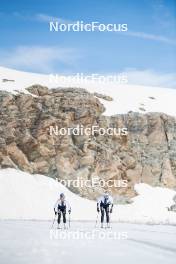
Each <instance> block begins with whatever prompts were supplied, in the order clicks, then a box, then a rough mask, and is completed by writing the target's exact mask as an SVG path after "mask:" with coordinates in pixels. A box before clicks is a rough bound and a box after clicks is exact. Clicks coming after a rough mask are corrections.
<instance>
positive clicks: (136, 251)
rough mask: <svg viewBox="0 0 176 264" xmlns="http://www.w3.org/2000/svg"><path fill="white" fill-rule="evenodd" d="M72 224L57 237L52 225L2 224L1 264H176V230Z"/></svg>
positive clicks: (172, 227)
mask: <svg viewBox="0 0 176 264" xmlns="http://www.w3.org/2000/svg"><path fill="white" fill-rule="evenodd" d="M71 224H72V225H71V229H69V230H65V231H60V230H58V231H57V230H55V232H56V234H58V235H57V236H55V237H53V236H51V230H50V225H51V223H50V222H45V221H0V234H1V237H0V263H2V264H9V263H11V264H12V263H13V264H24V263H25V264H31V263H33V264H39V263H42V264H55V263H60V264H64V263H65V264H69V263H72V264H82V263H84V264H90V263H101V264H107V263H111V264H116V263H123V264H133V263H134V264H149V263H150V264H174V263H175V259H176V229H175V227H174V226H151V225H137V224H120V223H114V224H112V229H110V230H109V229H103V230H102V229H100V228H98V229H94V226H93V223H90V222H74V223H71ZM57 232H58V233H57ZM75 234H77V236H75ZM93 234H94V235H93ZM122 234H123V235H122Z"/></svg>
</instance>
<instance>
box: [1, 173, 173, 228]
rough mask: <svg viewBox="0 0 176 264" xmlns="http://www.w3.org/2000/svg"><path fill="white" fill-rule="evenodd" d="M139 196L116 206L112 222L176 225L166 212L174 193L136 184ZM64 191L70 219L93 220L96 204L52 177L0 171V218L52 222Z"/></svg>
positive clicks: (165, 189)
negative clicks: (60, 195)
mask: <svg viewBox="0 0 176 264" xmlns="http://www.w3.org/2000/svg"><path fill="white" fill-rule="evenodd" d="M135 189H136V191H137V193H138V195H137V196H136V197H135V198H133V203H132V204H129V205H115V206H114V212H113V214H112V221H120V222H131V223H150V224H176V213H174V212H168V211H167V208H166V207H168V206H170V205H172V204H173V197H174V195H175V194H176V192H174V191H173V190H170V189H167V188H160V187H151V186H149V185H147V184H136V185H135ZM60 192H64V193H65V195H66V197H67V199H68V200H69V201H70V203H71V206H72V215H71V218H72V220H93V221H95V219H96V214H97V213H96V202H94V201H90V200H87V199H84V198H81V197H79V196H78V195H76V194H74V193H72V192H70V191H69V190H68V189H67V188H66V187H64V186H63V185H61V184H60V183H58V182H57V181H55V180H54V179H52V178H49V177H46V176H43V175H31V174H28V173H26V172H22V171H20V170H15V169H3V170H0V219H34V220H51V219H52V218H53V206H54V203H55V201H56V200H57V198H58V195H59V193H60Z"/></svg>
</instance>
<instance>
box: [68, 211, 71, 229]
mask: <svg viewBox="0 0 176 264" xmlns="http://www.w3.org/2000/svg"><path fill="white" fill-rule="evenodd" d="M70 215H71V213H70V214H69V219H68V226H69V228H70V222H71V221H70Z"/></svg>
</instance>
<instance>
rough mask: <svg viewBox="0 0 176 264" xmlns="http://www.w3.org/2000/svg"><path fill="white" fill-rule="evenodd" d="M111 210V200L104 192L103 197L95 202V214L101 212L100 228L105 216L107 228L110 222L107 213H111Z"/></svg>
mask: <svg viewBox="0 0 176 264" xmlns="http://www.w3.org/2000/svg"><path fill="white" fill-rule="evenodd" d="M112 209H113V198H112V196H110V195H109V194H108V192H105V193H104V195H103V196H101V197H100V198H99V199H98V200H97V212H98V213H99V212H101V227H102V228H103V223H104V216H105V214H106V223H107V227H110V226H109V222H110V217H109V213H110V214H111V213H112Z"/></svg>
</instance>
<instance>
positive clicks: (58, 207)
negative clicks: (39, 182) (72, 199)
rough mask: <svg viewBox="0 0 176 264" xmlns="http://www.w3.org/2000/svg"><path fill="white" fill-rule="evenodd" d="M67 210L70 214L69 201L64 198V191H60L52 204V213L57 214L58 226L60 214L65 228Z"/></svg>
mask: <svg viewBox="0 0 176 264" xmlns="http://www.w3.org/2000/svg"><path fill="white" fill-rule="evenodd" d="M67 212H68V213H69V214H71V206H70V204H69V202H68V201H67V200H66V199H65V195H64V193H61V194H60V197H59V199H58V200H57V201H56V203H55V205H54V213H55V215H56V214H58V218H57V222H58V228H60V222H61V216H62V218H63V223H64V228H66V222H67V219H66V213H67Z"/></svg>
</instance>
